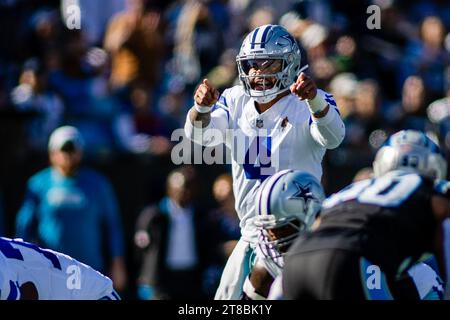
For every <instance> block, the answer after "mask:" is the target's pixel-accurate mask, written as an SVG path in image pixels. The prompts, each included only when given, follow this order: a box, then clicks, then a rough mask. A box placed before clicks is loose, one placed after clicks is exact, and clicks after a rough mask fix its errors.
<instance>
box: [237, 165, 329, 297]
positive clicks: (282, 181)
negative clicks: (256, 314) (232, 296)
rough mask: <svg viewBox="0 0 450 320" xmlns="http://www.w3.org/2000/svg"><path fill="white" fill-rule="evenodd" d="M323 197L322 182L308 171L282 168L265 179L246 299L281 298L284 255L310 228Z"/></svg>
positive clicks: (245, 292) (258, 211) (257, 208)
mask: <svg viewBox="0 0 450 320" xmlns="http://www.w3.org/2000/svg"><path fill="white" fill-rule="evenodd" d="M324 199H325V193H324V191H323V188H322V186H321V185H320V182H319V181H317V179H316V178H314V176H312V175H311V174H309V173H306V172H302V171H298V170H282V171H280V172H278V173H277V174H275V175H273V176H272V177H270V178H268V179H266V180H265V181H264V183H263V184H262V185H261V188H259V191H258V194H257V197H256V209H255V210H256V217H255V220H254V223H255V225H256V226H257V228H258V232H259V241H258V246H257V248H256V258H255V262H254V265H253V268H252V270H251V272H250V274H249V276H248V277H247V278H246V280H245V282H244V287H243V294H242V299H243V300H265V299H276V298H277V299H281V297H282V290H281V274H282V271H283V266H284V255H285V254H286V252H287V250H288V249H289V246H290V245H291V244H292V242H293V241H294V240H295V239H296V238H297V236H298V235H299V234H301V233H302V232H305V231H308V230H309V229H310V228H311V226H312V225H313V223H314V221H315V220H316V217H317V215H318V213H319V211H320V208H321V203H322V201H323V200H324ZM278 278H280V279H278ZM275 279H276V281H274V280H275Z"/></svg>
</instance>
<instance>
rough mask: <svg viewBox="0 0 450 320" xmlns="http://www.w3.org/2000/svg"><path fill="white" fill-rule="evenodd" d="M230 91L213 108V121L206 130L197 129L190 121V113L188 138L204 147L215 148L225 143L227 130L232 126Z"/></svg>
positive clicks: (186, 131)
mask: <svg viewBox="0 0 450 320" xmlns="http://www.w3.org/2000/svg"><path fill="white" fill-rule="evenodd" d="M231 98H232V97H231V96H230V90H229V89H227V90H225V91H224V92H223V93H222V95H221V96H220V98H219V100H218V101H217V102H216V104H214V105H213V106H212V107H211V121H210V123H209V124H208V126H206V127H205V128H197V127H195V126H194V125H193V124H192V122H191V120H190V119H189V113H190V112H188V114H187V117H186V123H185V126H184V132H185V134H186V137H187V138H188V139H189V140H191V141H194V142H195V143H198V144H200V145H203V146H205V147H213V146H216V145H219V144H221V143H224V142H225V138H226V130H227V129H228V128H229V126H230V107H229V102H230V101H231Z"/></svg>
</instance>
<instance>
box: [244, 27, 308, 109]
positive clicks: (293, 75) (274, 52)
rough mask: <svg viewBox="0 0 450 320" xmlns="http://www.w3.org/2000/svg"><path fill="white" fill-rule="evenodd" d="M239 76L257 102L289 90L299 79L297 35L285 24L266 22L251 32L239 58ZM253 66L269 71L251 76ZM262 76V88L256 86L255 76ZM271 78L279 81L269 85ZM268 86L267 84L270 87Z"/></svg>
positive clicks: (269, 99)
mask: <svg viewBox="0 0 450 320" xmlns="http://www.w3.org/2000/svg"><path fill="white" fill-rule="evenodd" d="M236 62H237V65H238V71H239V79H240V81H241V83H242V85H243V86H244V90H245V92H246V94H247V95H249V96H250V97H252V98H253V99H255V100H256V101H257V102H260V103H266V102H269V101H271V100H273V99H275V97H276V96H277V95H278V94H280V93H282V92H285V91H286V90H289V86H290V85H291V84H292V83H294V81H295V80H296V79H297V76H298V73H299V70H300V62H301V54H300V48H299V46H298V44H297V42H296V41H295V39H294V37H293V36H292V35H291V34H290V33H289V32H288V31H287V30H286V29H285V28H283V27H282V26H279V25H271V24H267V25H263V26H260V27H258V28H256V29H255V30H253V31H252V32H250V33H249V34H248V35H247V36H246V38H245V39H244V41H243V43H242V46H241V49H240V51H239V54H238V55H237V57H236ZM252 67H258V69H261V70H266V71H269V73H264V74H259V75H257V76H255V75H254V74H252V75H250V74H249V71H250V69H251V68H252ZM256 77H258V78H261V79H263V82H262V84H261V86H262V88H260V89H259V90H256V88H252V86H251V82H252V80H253V79H252V78H256ZM267 78H275V79H276V81H275V84H274V85H273V86H271V87H269V86H267V84H268V82H267V81H266V79H267ZM266 86H267V87H266Z"/></svg>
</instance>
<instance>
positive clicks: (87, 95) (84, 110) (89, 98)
mask: <svg viewBox="0 0 450 320" xmlns="http://www.w3.org/2000/svg"><path fill="white" fill-rule="evenodd" d="M60 59H61V68H60V69H58V70H55V71H53V72H51V73H50V74H49V85H50V86H51V88H52V89H54V90H55V91H56V92H57V93H58V94H59V95H60V96H61V97H62V99H63V101H64V104H65V114H64V123H65V124H67V125H72V126H75V127H77V128H78V130H79V131H80V132H81V134H82V135H83V138H84V139H85V141H86V150H85V153H86V157H87V158H89V159H92V158H100V157H103V158H107V157H108V156H109V155H110V154H111V153H113V152H114V151H116V150H125V151H127V145H121V144H120V142H121V141H122V140H120V139H119V138H120V135H121V134H122V133H121V132H117V131H116V130H117V128H120V126H117V122H118V121H120V119H121V115H122V114H123V113H125V112H126V110H124V109H123V106H122V105H121V104H120V103H119V102H118V101H117V99H116V98H115V96H112V95H111V94H110V92H109V88H108V82H107V78H106V72H107V64H108V56H107V54H106V52H105V51H104V50H103V49H101V48H94V47H89V46H88V43H87V41H86V37H85V35H84V33H83V32H82V31H79V30H71V31H66V32H65V33H64V38H63V39H62V49H61V52H60Z"/></svg>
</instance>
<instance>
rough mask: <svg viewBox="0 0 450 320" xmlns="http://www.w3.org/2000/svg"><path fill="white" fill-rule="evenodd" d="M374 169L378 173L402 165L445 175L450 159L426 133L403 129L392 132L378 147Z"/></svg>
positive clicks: (435, 176) (431, 174)
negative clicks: (381, 145) (447, 158)
mask: <svg viewBox="0 0 450 320" xmlns="http://www.w3.org/2000/svg"><path fill="white" fill-rule="evenodd" d="M373 169H374V176H375V177H380V176H382V175H384V174H385V173H387V172H389V171H392V170H397V169H401V170H407V171H411V172H416V173H418V174H421V175H424V176H427V177H430V178H433V179H445V178H446V176H447V161H446V159H445V158H444V156H443V155H442V154H441V152H440V149H439V147H438V146H437V145H436V144H435V143H434V142H433V141H432V140H431V139H430V138H428V137H427V136H426V135H425V134H424V133H422V132H420V131H416V130H402V131H399V132H397V133H395V134H394V135H392V136H391V137H390V138H389V139H388V140H387V141H386V143H385V145H384V146H383V147H381V148H380V150H378V152H377V154H376V156H375V160H374V162H373Z"/></svg>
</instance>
